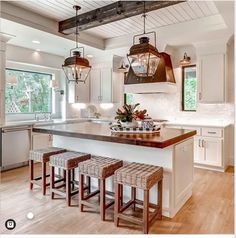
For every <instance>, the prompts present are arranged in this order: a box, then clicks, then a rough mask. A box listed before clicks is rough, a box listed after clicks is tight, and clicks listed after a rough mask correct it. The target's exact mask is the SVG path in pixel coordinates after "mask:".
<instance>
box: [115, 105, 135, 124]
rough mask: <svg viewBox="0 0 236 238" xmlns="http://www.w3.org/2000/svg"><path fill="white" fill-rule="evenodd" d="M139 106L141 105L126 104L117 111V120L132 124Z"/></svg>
mask: <svg viewBox="0 0 236 238" xmlns="http://www.w3.org/2000/svg"><path fill="white" fill-rule="evenodd" d="M137 106H139V103H137V104H135V105H130V104H124V106H123V107H122V108H121V109H118V110H117V112H116V117H115V119H116V120H118V121H121V122H132V120H133V118H134V115H135V109H136V107H137Z"/></svg>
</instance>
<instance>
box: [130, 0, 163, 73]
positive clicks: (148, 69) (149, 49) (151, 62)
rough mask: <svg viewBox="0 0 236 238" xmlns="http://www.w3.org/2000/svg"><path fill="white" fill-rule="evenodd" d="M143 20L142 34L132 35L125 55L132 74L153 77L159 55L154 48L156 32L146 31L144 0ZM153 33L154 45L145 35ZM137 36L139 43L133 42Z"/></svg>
mask: <svg viewBox="0 0 236 238" xmlns="http://www.w3.org/2000/svg"><path fill="white" fill-rule="evenodd" d="M143 4H144V9H143V15H142V17H143V20H144V32H143V34H139V35H135V36H134V37H133V46H132V47H131V48H130V52H129V54H128V55H127V57H128V60H129V63H130V67H131V68H132V70H133V72H134V74H135V75H136V76H137V77H138V78H144V77H153V76H154V75H155V73H156V70H157V67H158V64H159V61H160V58H161V55H160V53H159V52H158V50H157V48H156V32H148V33H146V28H145V27H146V17H147V15H146V13H145V11H146V9H145V1H144V3H143ZM148 34H154V40H155V46H153V45H151V44H149V37H147V36H146V35H148ZM137 36H142V37H140V38H139V44H134V42H135V38H136V37H137Z"/></svg>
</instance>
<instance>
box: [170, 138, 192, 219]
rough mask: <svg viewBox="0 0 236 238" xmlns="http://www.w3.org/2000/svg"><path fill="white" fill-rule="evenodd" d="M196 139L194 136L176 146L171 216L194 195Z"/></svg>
mask: <svg viewBox="0 0 236 238" xmlns="http://www.w3.org/2000/svg"><path fill="white" fill-rule="evenodd" d="M193 157H194V141H193V138H190V139H188V140H185V141H183V142H182V143H179V144H177V145H175V146H174V158H173V173H172V176H173V177H172V179H173V180H172V184H173V189H172V191H174V193H173V194H171V200H172V204H171V211H172V214H171V217H173V216H175V214H176V213H177V212H178V211H179V209H180V208H181V207H182V206H183V205H184V204H185V203H186V201H187V200H188V199H189V198H190V197H191V196H192V188H193V164H194V160H193Z"/></svg>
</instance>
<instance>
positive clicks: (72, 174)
mask: <svg viewBox="0 0 236 238" xmlns="http://www.w3.org/2000/svg"><path fill="white" fill-rule="evenodd" d="M71 180H72V191H73V190H74V189H75V184H74V181H75V169H72V170H71Z"/></svg>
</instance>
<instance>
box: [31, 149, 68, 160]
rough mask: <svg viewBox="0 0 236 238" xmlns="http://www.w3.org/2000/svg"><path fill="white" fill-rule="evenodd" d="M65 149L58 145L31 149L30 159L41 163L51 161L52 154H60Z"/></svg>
mask: <svg viewBox="0 0 236 238" xmlns="http://www.w3.org/2000/svg"><path fill="white" fill-rule="evenodd" d="M65 151H66V150H65V149H62V148H57V147H47V148H43V149H38V150H31V151H30V153H29V159H30V160H34V161H37V162H41V163H46V162H48V161H49V157H50V156H51V155H55V154H59V153H62V152H65Z"/></svg>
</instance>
